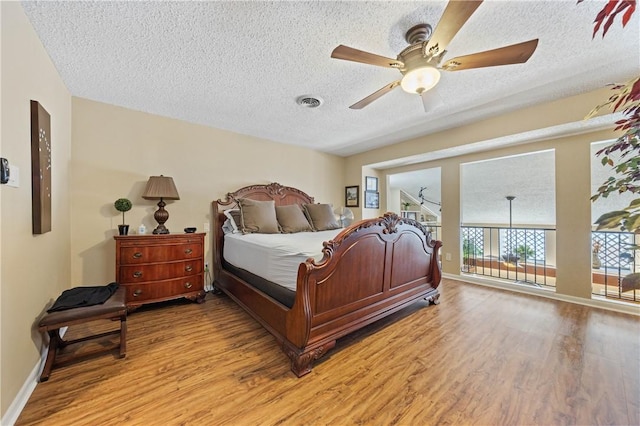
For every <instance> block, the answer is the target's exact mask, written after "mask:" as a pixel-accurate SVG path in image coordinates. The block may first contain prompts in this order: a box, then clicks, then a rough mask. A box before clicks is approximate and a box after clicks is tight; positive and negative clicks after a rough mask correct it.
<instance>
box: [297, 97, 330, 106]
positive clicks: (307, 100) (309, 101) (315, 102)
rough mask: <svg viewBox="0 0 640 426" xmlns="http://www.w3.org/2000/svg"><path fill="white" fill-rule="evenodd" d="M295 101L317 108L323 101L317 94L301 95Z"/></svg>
mask: <svg viewBox="0 0 640 426" xmlns="http://www.w3.org/2000/svg"><path fill="white" fill-rule="evenodd" d="M297 102H298V105H302V106H303V107H307V108H318V107H319V106H320V105H322V103H323V102H324V101H323V100H322V99H320V98H319V97H317V96H311V95H303V96H300V97H299V98H298V100H297Z"/></svg>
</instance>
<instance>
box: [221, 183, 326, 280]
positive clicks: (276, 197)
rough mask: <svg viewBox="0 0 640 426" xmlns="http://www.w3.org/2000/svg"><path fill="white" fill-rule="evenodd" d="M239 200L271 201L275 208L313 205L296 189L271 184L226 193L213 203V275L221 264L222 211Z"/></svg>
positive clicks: (222, 239) (224, 217)
mask: <svg viewBox="0 0 640 426" xmlns="http://www.w3.org/2000/svg"><path fill="white" fill-rule="evenodd" d="M240 198H250V199H252V200H259V201H268V200H273V201H275V203H276V206H286V205H289V204H313V202H314V200H313V197H312V196H310V195H309V194H306V193H305V192H302V191H300V190H299V189H297V188H292V187H290V186H282V185H280V184H279V183H276V182H273V183H270V184H268V185H250V186H245V187H244V188H240V189H238V190H237V191H235V192H229V193H227V196H226V198H225V199H224V200H220V199H219V200H217V201H213V202H212V203H211V204H212V206H213V216H212V217H213V229H212V231H213V252H214V253H213V256H214V259H213V263H214V273H217V272H218V270H217V269H218V268H219V267H220V265H221V262H222V250H223V246H222V244H223V241H224V234H223V232H222V225H223V224H224V221H225V219H226V216H225V215H224V213H223V212H224V211H225V210H228V209H231V208H234V207H237V205H238V200H239V199H240Z"/></svg>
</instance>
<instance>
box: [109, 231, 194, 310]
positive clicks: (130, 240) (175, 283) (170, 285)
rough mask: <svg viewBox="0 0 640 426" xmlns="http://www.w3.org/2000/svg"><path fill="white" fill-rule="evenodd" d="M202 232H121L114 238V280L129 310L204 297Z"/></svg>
mask: <svg viewBox="0 0 640 426" xmlns="http://www.w3.org/2000/svg"><path fill="white" fill-rule="evenodd" d="M204 236H205V234H203V233H201V234H164V235H124V236H119V235H118V236H115V237H113V238H114V239H115V240H116V281H117V282H118V283H119V284H120V285H122V286H124V287H125V288H126V296H125V302H126V304H127V309H128V310H129V311H132V310H135V309H136V308H138V307H139V306H141V305H144V304H146V303H153V302H161V301H163V300H170V299H177V298H181V297H186V298H188V299H191V300H195V301H197V302H198V303H201V302H203V301H204V296H205V291H204V276H203V273H204V270H203V267H204Z"/></svg>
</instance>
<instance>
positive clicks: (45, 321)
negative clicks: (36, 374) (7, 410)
mask: <svg viewBox="0 0 640 426" xmlns="http://www.w3.org/2000/svg"><path fill="white" fill-rule="evenodd" d="M99 319H109V320H119V321H120V329H118V330H113V331H108V332H105V333H100V334H94V335H90V336H86V337H82V338H79V339H74V340H64V339H62V337H60V329H61V328H62V327H69V326H72V325H77V324H83V323H86V322H88V321H94V320H99ZM38 329H39V330H40V331H41V332H45V331H46V332H47V333H48V334H49V351H48V352H47V359H46V361H45V363H44V369H43V370H42V374H41V375H40V381H41V382H46V381H47V380H48V379H49V375H50V374H51V369H52V368H53V366H54V365H55V364H56V355H58V353H59V350H61V349H62V348H64V347H66V346H69V345H72V344H74V343H80V342H85V341H87V340H93V339H99V338H101V337H105V336H108V335H113V334H119V335H120V344H119V345H117V346H114V347H110V348H106V349H105V348H102V347H101V348H99V349H98V350H94V351H92V352H87V353H83V354H82V355H81V356H82V357H85V356H88V355H93V354H95V353H99V352H104V351H107V350H108V351H111V350H113V349H115V348H119V349H120V358H124V357H125V356H126V353H127V307H126V304H125V289H124V287H120V288H118V290H116V292H115V293H114V294H113V295H112V296H111V297H110V298H109V299H108V300H107V301H106V302H104V303H103V304H101V305H93V306H87V307H81V308H73V309H67V310H64V311H56V312H51V313H48V314H46V315H45V316H44V317H43V318H42V319H41V320H40V323H39V324H38ZM75 358H77V357H69V359H67V360H65V362H66V361H70V360H72V359H75Z"/></svg>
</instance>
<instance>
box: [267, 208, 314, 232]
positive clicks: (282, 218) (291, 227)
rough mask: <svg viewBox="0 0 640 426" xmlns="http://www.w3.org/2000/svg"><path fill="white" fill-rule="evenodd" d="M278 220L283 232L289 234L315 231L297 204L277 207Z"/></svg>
mask: <svg viewBox="0 0 640 426" xmlns="http://www.w3.org/2000/svg"><path fill="white" fill-rule="evenodd" d="M276 218H277V219H278V224H279V225H280V228H282V232H285V233H287V234H289V233H293V232H306V231H313V228H311V225H310V224H309V221H308V220H307V217H306V216H305V215H304V213H303V212H302V209H301V208H300V206H298V205H297V204H291V205H289V206H276Z"/></svg>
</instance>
